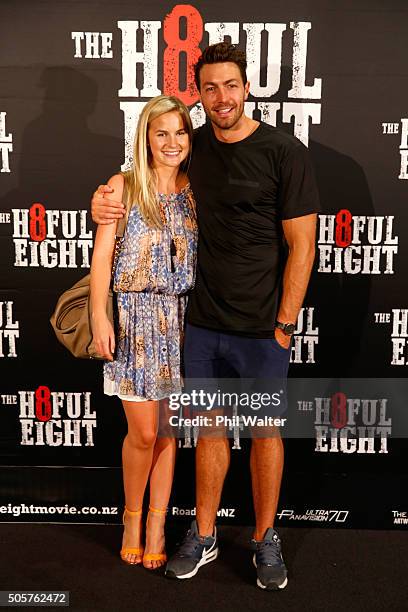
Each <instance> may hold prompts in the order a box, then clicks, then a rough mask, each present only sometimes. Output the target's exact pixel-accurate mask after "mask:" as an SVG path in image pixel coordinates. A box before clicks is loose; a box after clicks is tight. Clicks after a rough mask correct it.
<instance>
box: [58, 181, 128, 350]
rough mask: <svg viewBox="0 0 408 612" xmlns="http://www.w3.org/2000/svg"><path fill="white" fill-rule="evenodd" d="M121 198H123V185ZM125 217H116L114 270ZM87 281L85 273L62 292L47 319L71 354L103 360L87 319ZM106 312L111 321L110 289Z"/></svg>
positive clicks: (111, 303) (89, 276)
mask: <svg viewBox="0 0 408 612" xmlns="http://www.w3.org/2000/svg"><path fill="white" fill-rule="evenodd" d="M123 192H124V193H123V196H122V200H123V201H126V200H125V187H124V190H123ZM126 222H127V219H126V217H124V218H123V219H119V221H118V227H117V230H116V244H115V256H114V264H113V270H114V269H115V263H116V258H117V255H118V252H119V250H120V243H121V238H122V237H123V234H124V232H125V227H126ZM90 280H91V275H90V274H87V275H86V276H84V277H83V278H81V279H80V280H79V281H78V282H77V283H75V285H74V286H73V287H71V288H70V289H67V290H66V291H64V293H63V294H62V295H61V296H60V298H59V300H58V302H57V305H56V307H55V310H54V312H53V314H52V316H51V318H50V323H51V325H52V328H53V329H54V332H55V335H56V336H57V338H58V340H59V341H60V342H61V344H63V345H64V346H65V347H66V348H67V349H68V350H69V351H70V352H71V353H72V354H73V355H74V357H79V358H81V359H104V357H101V356H100V355H98V353H97V352H96V350H95V347H94V345H93V340H92V327H91V319H90V314H91V313H90ZM106 313H107V315H108V318H109V320H110V321H111V323H112V324H113V292H112V288H111V287H110V288H109V294H108V300H107V304H106Z"/></svg>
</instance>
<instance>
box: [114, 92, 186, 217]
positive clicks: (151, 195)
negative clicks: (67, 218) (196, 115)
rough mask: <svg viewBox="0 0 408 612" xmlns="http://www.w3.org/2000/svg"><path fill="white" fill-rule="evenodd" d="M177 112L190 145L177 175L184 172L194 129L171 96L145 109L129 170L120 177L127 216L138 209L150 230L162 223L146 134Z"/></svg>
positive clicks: (158, 98) (136, 136)
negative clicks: (163, 117)
mask: <svg viewBox="0 0 408 612" xmlns="http://www.w3.org/2000/svg"><path fill="white" fill-rule="evenodd" d="M171 111H176V112H178V113H179V114H180V116H181V119H182V121H183V126H184V129H185V130H186V132H187V134H188V137H189V141H190V147H189V153H188V155H187V157H186V159H185V160H184V161H183V162H182V164H181V165H180V171H182V172H187V168H188V165H189V162H190V158H191V150H192V138H193V126H192V124H191V119H190V113H189V112H188V108H187V107H186V106H185V104H183V102H182V101H181V100H179V99H178V98H175V97H174V96H157V97H156V98H152V99H151V100H149V102H147V103H146V105H145V106H144V108H143V110H142V112H141V114H140V117H139V121H138V123H137V128H136V133H135V140H134V147H133V164H132V168H130V169H129V170H127V171H126V172H124V173H123V176H124V179H125V183H126V186H127V198H126V202H125V204H126V208H127V214H129V211H130V209H131V207H132V206H133V205H135V204H137V205H138V206H139V209H140V212H141V215H142V217H143V219H144V221H145V222H146V223H147V224H148V225H149V226H150V227H156V228H161V227H162V225H163V223H162V219H161V216H160V208H159V203H158V199H157V176H156V172H155V171H154V169H153V167H152V154H151V152H150V149H149V147H148V146H147V145H148V130H149V125H150V123H151V122H152V121H153V120H154V119H156V118H157V117H160V115H164V113H169V112H171Z"/></svg>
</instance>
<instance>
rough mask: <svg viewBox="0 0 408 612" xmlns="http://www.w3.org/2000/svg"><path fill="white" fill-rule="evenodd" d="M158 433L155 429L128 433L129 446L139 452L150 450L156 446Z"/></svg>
mask: <svg viewBox="0 0 408 612" xmlns="http://www.w3.org/2000/svg"><path fill="white" fill-rule="evenodd" d="M156 440H157V432H156V430H155V429H147V428H146V429H143V430H137V431H131V430H129V431H128V434H127V441H128V444H129V445H130V446H132V447H134V448H137V449H138V450H148V449H149V448H152V447H153V446H154V445H155V444H156Z"/></svg>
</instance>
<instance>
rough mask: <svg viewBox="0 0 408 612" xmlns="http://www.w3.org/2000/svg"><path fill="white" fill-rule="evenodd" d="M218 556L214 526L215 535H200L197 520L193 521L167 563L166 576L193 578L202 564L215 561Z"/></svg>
mask: <svg viewBox="0 0 408 612" xmlns="http://www.w3.org/2000/svg"><path fill="white" fill-rule="evenodd" d="M217 556H218V545H217V531H216V529H215V528H214V536H206V537H200V536H199V535H198V529H197V522H196V521H193V522H192V523H191V527H190V529H189V530H188V531H187V534H186V536H185V538H184V540H183V542H182V543H181V545H180V547H179V549H178V550H177V552H175V553H174V555H173V556H172V557H171V558H170V559H169V561H168V563H167V565H166V576H167V577H168V578H192V577H193V576H195V575H196V573H197V572H198V570H199V569H200V567H201V566H202V565H205V564H206V563H210V561H214V560H215V559H216V558H217Z"/></svg>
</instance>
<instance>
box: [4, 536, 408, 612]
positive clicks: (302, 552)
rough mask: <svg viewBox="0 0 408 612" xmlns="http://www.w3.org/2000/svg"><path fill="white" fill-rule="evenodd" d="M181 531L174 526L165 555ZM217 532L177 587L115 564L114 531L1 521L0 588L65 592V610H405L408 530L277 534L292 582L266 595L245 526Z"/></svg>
mask: <svg viewBox="0 0 408 612" xmlns="http://www.w3.org/2000/svg"><path fill="white" fill-rule="evenodd" d="M181 528H182V527H181V526H177V528H176V527H174V528H172V529H171V530H170V533H169V536H168V548H169V549H170V550H171V548H172V547H174V544H175V541H176V539H179V538H180V536H181V534H182V531H181ZM219 531H220V535H221V541H220V547H221V550H220V556H219V558H218V559H217V560H216V561H215V562H214V563H211V564H209V565H207V566H205V567H203V568H202V569H201V570H200V572H199V574H198V575H197V576H196V577H195V578H193V579H191V580H183V581H177V580H168V579H166V578H164V576H163V574H162V572H161V571H160V570H159V571H158V572H154V573H152V572H149V571H148V570H145V569H144V568H142V567H140V566H138V567H130V566H127V565H126V564H124V563H123V562H121V561H120V558H119V556H118V549H119V546H120V538H121V528H120V527H118V526H97V525H32V524H20V525H16V524H0V543H1V553H2V554H1V561H0V563H1V568H0V590H18V589H21V590H30V589H31V590H32V589H35V590H47V591H50V590H63V591H70V609H71V610H112V611H116V610H118V611H119V610H123V611H124V610H146V611H149V612H155V611H156V610H157V611H159V610H160V611H161V612H162V611H167V610H177V611H179V610H180V611H186V612H187V611H190V610H192V611H194V612H199V611H200V612H201V610H203V611H204V610H211V612H215V611H216V610H263V609H265V610H273V611H274V612H279V611H280V610H282V611H285V612H289V611H291V610H293V611H296V612H299V611H303V610H305V611H307V612H309V611H313V612H314V611H322V612H331V611H335V610H336V611H337V610H338V611H342V612H344V611H347V612H354V611H357V610H361V611H363V610H364V611H370V612H372V611H377V610H387V611H407V610H408V533H406V532H403V531H356V530H331V529H318V528H313V529H281V530H280V535H281V537H282V540H283V546H284V549H283V552H284V558H285V561H286V564H287V566H288V568H289V583H288V586H287V587H286V589H285V590H284V591H279V592H265V591H262V590H261V589H259V588H258V587H256V584H255V570H254V568H253V566H252V564H251V553H250V550H249V545H248V542H249V538H250V529H249V528H247V527H243V528H239V527H222V528H221V529H220V530H219ZM3 609H8V608H3ZM24 609H28V608H24ZM49 609H50V608H49ZM52 609H59V608H52Z"/></svg>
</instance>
